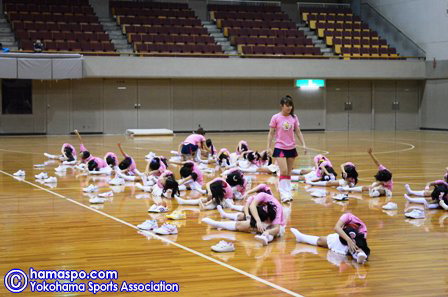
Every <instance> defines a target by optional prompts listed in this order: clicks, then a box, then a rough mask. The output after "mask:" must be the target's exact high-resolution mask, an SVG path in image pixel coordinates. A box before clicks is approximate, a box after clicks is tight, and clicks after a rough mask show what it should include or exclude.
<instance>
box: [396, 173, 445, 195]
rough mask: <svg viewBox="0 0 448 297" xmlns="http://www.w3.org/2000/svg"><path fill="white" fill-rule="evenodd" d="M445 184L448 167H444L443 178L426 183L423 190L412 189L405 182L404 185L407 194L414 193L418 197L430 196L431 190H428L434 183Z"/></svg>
mask: <svg viewBox="0 0 448 297" xmlns="http://www.w3.org/2000/svg"><path fill="white" fill-rule="evenodd" d="M442 184H446V185H448V167H447V168H446V169H445V175H444V176H443V180H436V181H433V182H429V183H427V184H426V186H425V189H424V190H423V191H413V190H412V189H411V187H410V186H409V184H405V185H404V187H405V189H406V193H407V194H408V195H415V196H420V197H431V193H432V191H430V189H431V187H434V186H436V185H442Z"/></svg>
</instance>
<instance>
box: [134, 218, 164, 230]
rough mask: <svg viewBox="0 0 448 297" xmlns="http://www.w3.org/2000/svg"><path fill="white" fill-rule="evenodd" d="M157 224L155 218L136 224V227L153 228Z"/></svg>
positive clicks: (142, 228) (155, 227) (156, 226)
mask: <svg viewBox="0 0 448 297" xmlns="http://www.w3.org/2000/svg"><path fill="white" fill-rule="evenodd" d="M158 227H159V226H158V225H157V221H156V220H146V221H144V222H143V223H141V224H139V225H137V228H139V229H141V230H148V231H151V230H154V229H157V228H158Z"/></svg>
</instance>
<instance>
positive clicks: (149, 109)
mask: <svg viewBox="0 0 448 297" xmlns="http://www.w3.org/2000/svg"><path fill="white" fill-rule="evenodd" d="M137 85H138V96H137V97H138V105H137V106H138V128H139V129H172V126H173V125H172V115H171V114H172V112H171V110H172V108H171V106H172V100H171V84H170V81H169V80H139V81H138V82H137Z"/></svg>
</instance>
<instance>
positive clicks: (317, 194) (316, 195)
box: [310, 190, 327, 198]
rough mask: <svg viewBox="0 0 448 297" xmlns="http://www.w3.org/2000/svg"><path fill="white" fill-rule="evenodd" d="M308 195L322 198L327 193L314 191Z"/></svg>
mask: <svg viewBox="0 0 448 297" xmlns="http://www.w3.org/2000/svg"><path fill="white" fill-rule="evenodd" d="M310 194H311V196H313V197H317V198H322V197H325V196H327V191H325V190H314V191H312V192H311V193H310Z"/></svg>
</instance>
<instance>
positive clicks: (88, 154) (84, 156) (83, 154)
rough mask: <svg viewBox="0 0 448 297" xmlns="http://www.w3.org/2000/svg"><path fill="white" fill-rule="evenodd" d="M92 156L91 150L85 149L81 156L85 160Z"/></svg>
mask: <svg viewBox="0 0 448 297" xmlns="http://www.w3.org/2000/svg"><path fill="white" fill-rule="evenodd" d="M89 157H90V152H89V151H83V152H81V158H82V159H83V160H85V159H87V158H89Z"/></svg>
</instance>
